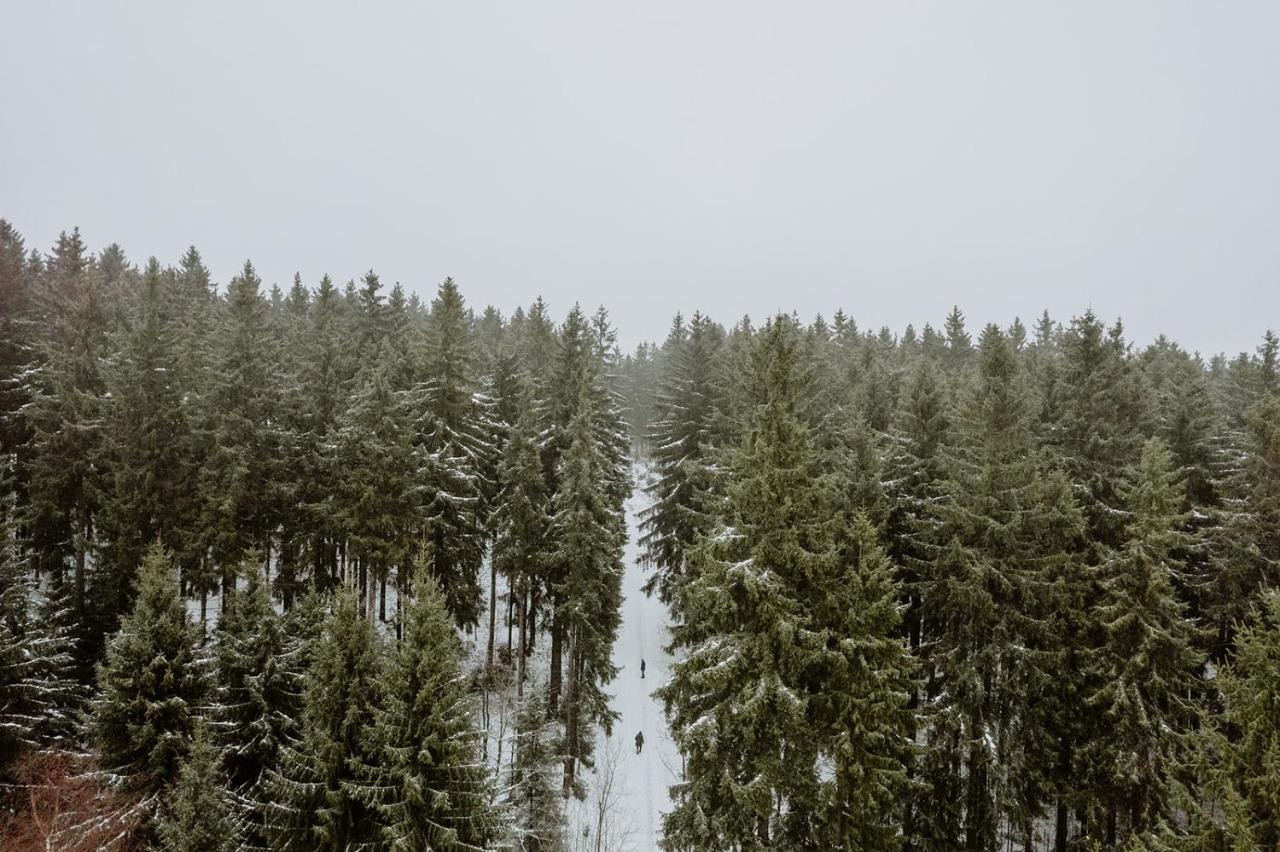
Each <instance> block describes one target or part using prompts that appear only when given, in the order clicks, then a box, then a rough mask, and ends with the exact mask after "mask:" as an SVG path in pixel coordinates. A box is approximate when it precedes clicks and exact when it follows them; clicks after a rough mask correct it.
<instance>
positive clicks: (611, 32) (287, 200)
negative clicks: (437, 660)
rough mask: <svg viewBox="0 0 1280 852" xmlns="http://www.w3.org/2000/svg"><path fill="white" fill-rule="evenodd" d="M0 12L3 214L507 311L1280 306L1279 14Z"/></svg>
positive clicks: (226, 265)
mask: <svg viewBox="0 0 1280 852" xmlns="http://www.w3.org/2000/svg"><path fill="white" fill-rule="evenodd" d="M324 5H325V4H317V3H314V2H308V3H282V2H255V3H238V2H218V3H204V4H194V3H172V2H164V3H142V2H130V3H116V2H46V3H42V2H12V3H7V4H5V8H4V10H3V11H2V12H0V25H2V26H3V29H4V31H5V34H4V36H3V37H0V79H3V81H4V83H3V85H2V86H0V216H3V217H5V218H8V219H9V220H11V221H12V222H13V223H14V224H15V225H16V226H17V227H18V229H19V230H20V231H21V232H22V233H23V234H24V236H25V237H26V238H27V243H28V245H29V246H30V247H36V248H41V249H45V248H47V247H49V246H50V245H51V244H52V243H53V240H54V239H55V237H56V236H57V233H58V231H59V230H61V229H64V228H70V227H72V226H75V225H78V226H79V227H80V228H81V230H82V232H83V234H84V236H85V239H86V240H87V241H88V242H89V244H90V245H91V246H93V247H94V248H101V247H103V246H105V245H107V244H108V243H110V242H113V241H115V242H119V243H120V244H121V245H123V246H124V248H125V249H126V251H127V252H128V253H129V254H130V256H131V257H132V258H133V259H134V260H135V261H136V262H141V261H143V260H145V259H146V257H147V256H148V255H152V254H154V255H156V256H158V257H159V258H160V259H161V260H162V261H164V262H174V261H176V259H177V258H178V256H179V255H180V254H181V252H182V251H183V250H184V249H185V247H186V246H188V245H190V244H192V243H194V244H195V245H196V246H197V247H198V248H199V249H200V251H201V252H202V253H203V254H204V256H205V259H206V262H207V263H208V264H209V266H210V267H211V268H212V269H213V271H214V274H215V275H216V276H217V278H218V279H219V280H220V281H222V282H225V281H226V279H227V278H228V277H229V276H231V275H232V274H234V272H235V270H236V269H237V268H238V266H239V265H240V264H241V263H243V261H244V259H245V258H250V259H252V260H253V262H254V263H255V265H257V267H258V269H259V270H260V272H261V273H262V275H263V278H264V279H265V280H266V281H267V282H268V283H271V282H280V283H281V284H287V283H288V282H289V281H290V280H291V279H292V276H293V273H294V271H295V270H297V271H300V272H301V273H302V276H303V278H304V279H305V280H306V282H307V283H309V284H314V283H316V282H317V281H318V280H319V278H320V276H321V275H322V274H323V273H325V272H329V273H331V274H333V276H334V277H335V278H336V279H338V280H339V281H345V280H346V279H348V278H351V277H355V276H358V275H360V274H361V273H362V272H364V271H365V270H367V269H369V268H370V267H372V268H374V269H375V270H376V271H377V272H378V273H379V274H380V275H381V276H382V277H383V280H384V281H387V282H391V281H395V280H399V281H401V282H403V283H404V284H405V285H406V286H407V287H410V288H412V289H414V290H416V291H417V292H419V293H423V294H429V293H430V292H431V291H432V290H433V289H434V286H435V284H436V283H438V281H439V280H440V279H442V278H443V277H444V276H446V275H452V276H453V277H454V278H455V279H456V280H457V281H458V282H459V284H460V285H461V286H462V288H463V293H464V294H465V295H466V297H467V299H468V301H469V302H470V303H472V304H473V305H476V306H482V305H484V304H486V303H493V304H495V305H497V306H499V307H501V308H502V309H503V312H504V313H509V312H510V310H511V309H512V308H513V307H515V306H516V305H519V304H527V303H528V302H529V301H531V300H532V298H533V297H534V296H535V295H537V294H542V295H543V296H544V297H545V298H547V299H548V301H549V302H551V304H552V307H553V309H554V310H555V312H556V313H557V315H561V314H562V313H563V312H564V310H566V309H567V308H568V306H569V305H570V304H571V303H572V302H573V301H581V302H583V303H584V304H587V305H591V306H594V305H595V304H598V303H604V304H606V305H607V306H608V307H609V308H610V310H611V312H612V314H613V317H614V319H615V321H616V323H617V325H618V326H619V330H620V336H621V339H622V341H623V343H624V344H626V345H627V346H628V347H629V346H631V345H633V344H634V343H635V342H637V341H639V340H640V339H644V338H659V339H660V338H661V337H662V336H663V335H664V334H665V330H666V327H667V325H668V322H669V318H670V316H671V314H672V313H674V312H675V311H676V310H681V311H684V312H686V313H689V312H692V311H693V310H694V309H701V310H703V311H705V312H708V313H710V314H712V315H713V316H714V317H716V318H717V319H720V320H722V321H724V322H732V321H733V320H734V319H736V318H737V317H739V316H741V315H742V314H743V313H750V314H751V315H752V316H753V317H762V316H764V315H765V314H767V313H769V312H772V311H775V310H778V309H784V310H792V309H794V310H797V311H798V312H799V313H800V314H801V315H802V316H805V317H809V316H812V315H813V314H815V313H816V312H819V311H821V312H823V313H825V314H830V312H831V311H833V310H834V309H835V308H836V307H844V308H845V309H846V311H848V312H850V313H852V314H853V315H854V316H855V317H856V318H857V319H858V321H859V322H860V324H862V325H863V326H872V327H879V326H881V325H889V326H890V327H892V328H894V329H895V330H900V329H901V328H902V327H904V326H905V325H906V324H907V323H908V322H914V323H915V324H916V326H917V327H919V326H921V325H923V323H924V322H926V321H933V322H934V323H935V325H937V324H939V323H940V321H941V319H942V317H943V316H944V315H945V313H946V311H947V310H948V309H949V307H950V306H951V305H952V304H953V303H955V304H959V305H960V306H961V308H962V309H963V310H964V311H965V312H966V314H967V315H968V316H969V318H970V324H971V326H973V327H975V328H976V327H977V326H978V325H980V324H981V323H983V322H986V321H988V320H998V321H1000V322H1001V323H1006V322H1008V321H1009V320H1011V319H1012V318H1013V317H1014V316H1015V315H1021V316H1022V317H1024V318H1029V317H1032V316H1034V315H1037V314H1038V313H1039V312H1040V310H1041V309H1043V308H1048V309H1049V310H1050V312H1051V313H1052V314H1054V315H1055V317H1058V318H1062V319H1066V318H1069V317H1070V316H1071V315H1072V314H1073V313H1078V312H1080V311H1082V310H1083V309H1084V308H1086V307H1089V306H1092V307H1093V308H1094V309H1095V310H1096V311H1097V312H1098V313H1100V314H1102V315H1103V316H1105V317H1107V318H1114V317H1116V316H1122V317H1123V318H1124V320H1125V324H1126V326H1127V327H1128V329H1129V330H1130V333H1131V335H1132V336H1133V337H1134V338H1135V339H1136V340H1138V341H1140V342H1146V341H1148V340H1150V339H1151V338H1152V337H1153V336H1154V335H1156V334H1158V333H1160V332H1166V333H1168V334H1169V335H1171V336H1173V337H1174V338H1176V339H1177V340H1178V341H1179V342H1181V343H1183V344H1184V345H1185V346H1186V347H1187V348H1190V349H1200V350H1203V351H1206V352H1210V351H1216V350H1221V349H1225V350H1228V351H1232V352H1234V351H1238V350H1241V349H1246V348H1247V349H1252V348H1253V346H1254V345H1255V344H1256V342H1257V340H1258V338H1259V337H1260V336H1261V334H1262V332H1263V331H1264V329H1265V328H1266V327H1267V326H1268V325H1271V326H1277V327H1280V274H1278V273H1280V3H1276V2H1274V0H1263V2H1230V1H1229V0H1224V2H1212V3H1206V2H1167V1H1166V2H1115V0H1106V2H1066V3H1064V2H1052V3H1050V2H1044V3H1038V2H1035V3H1033V2H1026V0H1019V1H1018V2H976V3H961V2H938V3H909V2H874V3H858V2H837V3H817V2H782V0H775V2H746V0H726V2H696V0H683V2H667V0H643V1H642V2H641V1H640V0H637V2H630V3H625V4H624V3H614V2H602V0H583V1H582V2H572V3H566V2H550V0H536V1H535V2H510V3H487V2H477V0H455V2H449V3H441V2H435V3H416V2H415V3H402V4H392V3H359V4H357V3H349V2H348V3H341V4H336V3H335V4H331V5H329V6H327V7H326V8H321V7H322V6H324Z"/></svg>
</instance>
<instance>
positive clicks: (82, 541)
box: [76, 506, 89, 623]
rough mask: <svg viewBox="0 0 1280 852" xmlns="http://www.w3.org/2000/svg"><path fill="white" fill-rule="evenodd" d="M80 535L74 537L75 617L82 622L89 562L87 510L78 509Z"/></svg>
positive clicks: (83, 507) (82, 507) (85, 508)
mask: <svg viewBox="0 0 1280 852" xmlns="http://www.w3.org/2000/svg"><path fill="white" fill-rule="evenodd" d="M79 531H80V534H79V535H78V536H77V537H76V617H77V619H78V620H79V621H80V622H81V623H83V622H84V604H85V569H86V565H87V563H88V561H89V509H88V508H87V507H85V506H81V507H80V523H79Z"/></svg>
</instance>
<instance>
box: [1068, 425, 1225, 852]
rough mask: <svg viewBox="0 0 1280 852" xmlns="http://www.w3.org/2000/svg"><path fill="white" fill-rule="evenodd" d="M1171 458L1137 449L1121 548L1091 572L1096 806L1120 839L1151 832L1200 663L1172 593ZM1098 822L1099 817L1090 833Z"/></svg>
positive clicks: (1165, 796) (1181, 742) (1170, 779)
mask: <svg viewBox="0 0 1280 852" xmlns="http://www.w3.org/2000/svg"><path fill="white" fill-rule="evenodd" d="M1171 468H1172V457H1171V455H1170V453H1169V450H1168V449H1167V448H1166V447H1165V445H1164V444H1163V443H1162V442H1161V441H1159V439H1152V440H1150V441H1148V442H1147V443H1146V445H1145V446H1144V447H1143V450H1142V455H1141V457H1140V459H1139V460H1138V462H1137V463H1136V464H1135V465H1133V466H1132V467H1131V468H1130V469H1129V471H1128V473H1127V475H1126V477H1125V482H1124V484H1123V486H1122V489H1121V497H1122V499H1123V504H1124V506H1125V509H1126V510H1127V512H1128V513H1129V516H1130V521H1129V523H1128V525H1127V527H1128V529H1127V530H1126V533H1127V541H1126V542H1125V545H1124V547H1123V548H1122V549H1121V550H1119V551H1117V552H1115V553H1113V554H1111V555H1110V556H1109V557H1108V558H1107V559H1106V560H1105V561H1104V562H1103V564H1102V566H1101V567H1100V569H1099V575H1100V583H1101V592H1102V594H1101V598H1100V600H1099V603H1098V606H1097V616H1098V618H1099V620H1100V622H1101V625H1102V627H1103V629H1104V630H1105V640H1104V644H1103V646H1102V648H1101V652H1100V654H1099V658H1098V663H1099V666H1100V668H1101V671H1100V672H1099V676H1098V681H1099V684H1100V685H1099V688H1098V690H1097V692H1096V693H1095V694H1094V695H1093V696H1091V698H1090V704H1091V705H1093V706H1094V707H1096V708H1097V709H1098V710H1099V711H1100V712H1101V714H1102V718H1101V720H1100V721H1101V728H1102V736H1101V737H1100V738H1099V739H1098V741H1097V743H1096V746H1097V748H1098V749H1099V750H1100V751H1101V754H1100V755H1099V756H1098V757H1097V758H1096V760H1095V761H1094V765H1095V766H1098V767H1099V768H1100V770H1101V773H1102V777H1101V778H1100V779H1099V783H1100V785H1102V787H1103V789H1104V790H1106V791H1107V792H1106V794H1105V795H1104V796H1103V801H1104V802H1105V803H1106V805H1107V807H1108V808H1114V809H1116V810H1117V811H1118V817H1117V819H1118V822H1119V824H1120V830H1119V833H1120V838H1121V839H1124V838H1125V837H1126V836H1128V835H1129V834H1135V835H1142V834H1143V833H1144V832H1146V831H1148V830H1150V829H1153V828H1157V827H1159V824H1160V823H1161V822H1162V821H1163V820H1164V819H1166V818H1167V815H1168V814H1169V813H1170V810H1169V805H1170V801H1171V798H1172V792H1173V788H1174V784H1175V779H1176V776H1177V775H1178V774H1179V772H1180V770H1181V769H1182V766H1183V763H1184V761H1185V756H1186V754H1187V753H1188V749H1187V738H1188V737H1189V736H1190V734H1191V733H1192V731H1193V728H1194V726H1195V723H1196V721H1197V710H1196V707H1195V706H1194V704H1193V703H1192V701H1193V697H1194V695H1195V694H1196V693H1197V692H1198V691H1199V690H1198V675H1199V672H1200V670H1201V669H1202V667H1203V657H1202V656H1201V655H1200V654H1199V653H1197V652H1196V651H1195V649H1194V639H1195V636H1194V628H1193V626H1192V624H1191V622H1190V621H1188V620H1187V618H1186V616H1185V615H1184V609H1185V607H1184V606H1183V605H1182V603H1181V602H1179V600H1178V599H1177V596H1176V595H1175V593H1174V584H1173V579H1172V577H1173V574H1174V573H1175V569H1174V568H1173V565H1172V562H1173V560H1174V559H1175V558H1176V553H1177V551H1178V548H1179V544H1180V542H1179V531H1178V529H1179V524H1178V508H1179V504H1180V503H1181V500H1182V497H1181V495H1180V494H1179V492H1178V489H1177V488H1176V487H1175V485H1174V474H1173V472H1172V470H1171ZM1103 822H1104V820H1103V819H1102V815H1101V814H1098V815H1097V819H1096V820H1095V825H1101V824H1102V823H1103Z"/></svg>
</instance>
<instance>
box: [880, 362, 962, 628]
mask: <svg viewBox="0 0 1280 852" xmlns="http://www.w3.org/2000/svg"><path fill="white" fill-rule="evenodd" d="M945 394H946V391H945V389H944V388H943V386H942V384H941V382H940V381H939V377H938V369H937V367H935V366H934V365H933V363H932V362H931V361H929V360H928V359H926V358H920V359H917V361H916V363H915V364H914V365H913V366H912V368H911V370H910V373H909V374H908V376H907V381H906V386H905V387H904V389H903V394H902V398H901V400H900V405H899V409H898V412H897V415H896V417H895V420H894V425H893V426H892V427H891V429H890V434H889V449H888V453H887V454H886V459H885V464H884V475H885V497H886V500H887V502H888V510H889V511H888V517H887V518H886V520H885V547H886V552H887V553H888V555H889V558H890V560H891V562H892V564H893V565H895V566H896V567H897V570H898V572H899V582H900V583H901V586H902V591H903V594H904V596H905V597H906V600H907V610H906V613H905V615H904V626H905V628H906V633H907V638H908V641H909V643H910V646H911V649H912V651H913V652H917V653H918V652H919V649H920V644H921V640H922V626H923V625H922V622H921V617H920V615H921V614H920V589H919V582H920V576H921V573H920V572H921V567H922V565H923V564H924V563H926V562H927V560H928V558H929V551H928V549H927V545H928V543H929V542H930V540H931V538H932V536H931V532H930V527H929V521H930V520H931V519H932V517H933V510H932V507H933V504H934V503H935V502H937V500H938V499H939V498H940V497H941V493H942V487H941V483H942V480H943V478H944V477H945V476H946V469H945V464H944V460H943V452H942V449H943V446H944V444H945V442H946V440H947V435H948V431H949V428H950V422H949V419H948V413H947V408H948V405H947V399H946V395H945Z"/></svg>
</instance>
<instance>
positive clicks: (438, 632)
mask: <svg viewBox="0 0 1280 852" xmlns="http://www.w3.org/2000/svg"><path fill="white" fill-rule="evenodd" d="M413 585H414V589H413V592H414V600H413V602H412V603H408V604H406V605H405V612H404V622H405V625H404V637H403V641H401V643H400V644H399V645H398V646H397V647H396V648H395V650H394V652H393V653H392V654H391V657H390V659H389V660H387V662H386V664H385V665H384V666H383V667H382V669H381V672H380V674H379V677H378V684H377V687H376V694H377V696H378V701H377V703H376V706H375V707H374V710H373V718H372V725H371V727H369V728H368V729H367V732H366V740H367V743H366V745H365V760H366V761H367V763H366V764H365V776H366V777H365V780H364V782H363V784H362V786H361V787H360V791H361V794H362V795H363V796H365V797H366V799H367V800H368V801H369V802H370V804H372V806H373V809H374V811H375V813H376V820H377V822H378V823H379V825H380V826H381V831H382V845H383V846H384V847H385V848H389V849H391V848H394V849H483V848H487V845H488V843H489V842H490V841H491V840H492V839H493V837H494V836H495V828H496V826H495V821H494V819H493V801H492V797H493V793H492V790H491V789H490V786H489V778H488V769H487V767H486V766H485V765H484V764H483V763H482V762H481V758H480V747H479V737H480V734H479V732H478V731H476V730H474V728H473V726H472V725H473V723H472V707H471V701H470V698H469V696H468V694H467V685H466V682H465V681H464V680H463V677H462V672H461V668H460V666H459V657H460V654H461V649H460V648H459V644H458V638H457V633H455V632H454V627H453V621H452V618H451V617H450V615H449V613H448V611H447V610H446V609H445V606H444V601H443V598H442V597H441V595H440V592H439V589H438V586H437V585H436V583H435V581H434V580H432V579H431V578H430V577H429V576H424V577H421V578H419V579H418V580H417V582H415V583H414V584H413Z"/></svg>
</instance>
